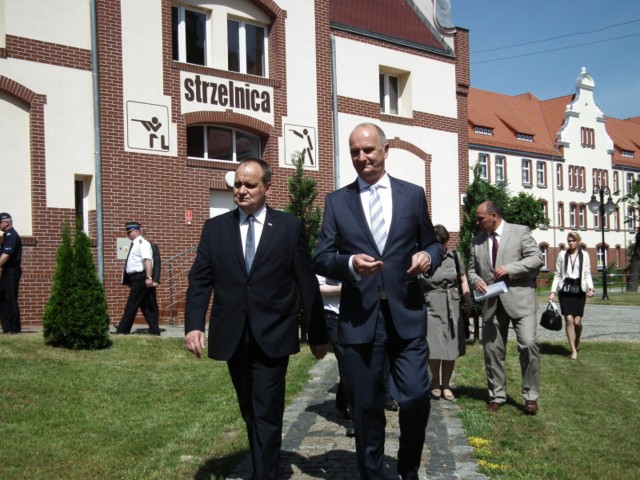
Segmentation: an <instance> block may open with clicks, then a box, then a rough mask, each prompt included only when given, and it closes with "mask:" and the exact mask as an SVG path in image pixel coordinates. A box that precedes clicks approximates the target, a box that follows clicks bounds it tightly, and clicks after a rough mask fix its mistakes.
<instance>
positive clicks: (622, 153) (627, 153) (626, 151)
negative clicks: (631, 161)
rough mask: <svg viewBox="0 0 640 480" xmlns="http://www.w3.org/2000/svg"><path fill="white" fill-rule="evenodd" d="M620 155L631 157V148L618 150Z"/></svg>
mask: <svg viewBox="0 0 640 480" xmlns="http://www.w3.org/2000/svg"><path fill="white" fill-rule="evenodd" d="M620 155H622V156H623V157H625V158H633V152H632V151H631V150H620Z"/></svg>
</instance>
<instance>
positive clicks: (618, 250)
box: [616, 245, 622, 268]
mask: <svg viewBox="0 0 640 480" xmlns="http://www.w3.org/2000/svg"><path fill="white" fill-rule="evenodd" d="M621 266H622V248H620V245H616V268H620V267H621Z"/></svg>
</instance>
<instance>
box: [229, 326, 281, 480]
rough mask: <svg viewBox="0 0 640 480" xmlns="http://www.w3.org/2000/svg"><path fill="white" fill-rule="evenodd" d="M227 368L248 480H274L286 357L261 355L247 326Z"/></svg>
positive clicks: (279, 435)
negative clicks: (244, 441)
mask: <svg viewBox="0 0 640 480" xmlns="http://www.w3.org/2000/svg"><path fill="white" fill-rule="evenodd" d="M227 365H228V367H229V374H230V375H231V380H232V382H233V386H234V387H235V390H236V394H237V396H238V404H239V406H240V413H241V414H242V418H243V420H244V422H245V424H246V426H247V436H248V438H249V448H250V450H251V460H252V462H253V472H254V474H253V477H252V478H253V479H254V480H278V466H279V463H280V450H281V446H282V416H283V414H284V398H285V377H286V375H287V367H288V366H289V356H288V355H287V356H284V357H280V358H271V357H268V356H267V355H265V354H264V352H263V351H262V350H261V349H260V347H259V346H258V344H257V343H256V341H255V339H254V338H253V335H252V334H251V331H250V329H249V327H247V328H246V329H245V334H244V338H243V341H242V342H241V343H240V345H239V346H238V349H237V350H236V352H235V353H234V354H233V356H232V357H231V359H230V360H229V361H228V362H227Z"/></svg>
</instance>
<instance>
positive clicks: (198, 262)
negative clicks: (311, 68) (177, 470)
mask: <svg viewBox="0 0 640 480" xmlns="http://www.w3.org/2000/svg"><path fill="white" fill-rule="evenodd" d="M270 193H271V168H270V167H269V165H268V164H267V163H266V162H264V161H263V160H258V159H247V160H243V161H242V162H240V165H239V166H238V168H237V169H236V174H235V180H234V185H233V195H234V201H235V203H236V205H238V208H237V209H236V210H233V211H231V212H228V213H226V214H224V215H220V216H218V217H215V218H212V219H210V220H208V221H207V222H206V223H205V225H204V228H203V229H202V236H201V238H200V244H199V245H198V251H197V255H196V259H195V261H194V264H193V267H192V268H191V271H190V273H189V288H188V289H187V300H186V310H185V333H186V335H185V345H186V347H187V349H188V350H189V351H190V352H191V353H193V354H194V355H196V356H197V357H198V358H199V357H200V356H201V355H202V350H203V348H204V347H205V333H204V331H205V315H206V312H207V308H208V306H209V301H210V298H211V292H212V290H215V295H214V300H213V307H212V311H211V320H210V324H209V357H210V358H213V359H216V360H226V361H227V364H228V368H229V373H230V375H231V380H232V381H233V385H234V387H235V389H236V393H237V396H238V403H239V405H240V412H241V414H242V417H243V419H244V421H245V423H246V426H247V434H248V437H249V447H250V449H251V457H252V460H253V469H254V474H253V475H254V476H253V478H254V479H256V480H267V479H268V480H276V479H277V478H278V463H279V459H280V448H281V439H282V416H283V413H284V397H285V374H286V372H287V366H288V362H289V355H291V354H294V353H297V352H298V351H299V350H300V342H299V334H298V302H297V298H298V295H299V297H300V300H301V303H302V307H303V312H304V321H305V323H306V326H307V331H308V338H309V343H310V345H311V351H312V352H313V354H314V355H315V356H316V358H322V357H324V355H325V353H326V352H327V350H328V345H327V334H326V330H325V325H324V318H323V307H322V297H321V295H320V289H319V286H318V280H317V279H316V276H315V275H314V273H313V270H312V268H311V255H310V253H309V246H308V242H307V238H306V235H305V233H304V226H303V224H302V222H301V221H300V220H299V219H297V218H295V217H294V216H292V215H289V214H286V213H283V212H279V211H276V210H273V209H272V208H270V207H269V206H268V205H267V204H266V201H267V196H268V195H269V194H270Z"/></svg>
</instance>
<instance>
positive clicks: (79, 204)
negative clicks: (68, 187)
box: [74, 176, 91, 234]
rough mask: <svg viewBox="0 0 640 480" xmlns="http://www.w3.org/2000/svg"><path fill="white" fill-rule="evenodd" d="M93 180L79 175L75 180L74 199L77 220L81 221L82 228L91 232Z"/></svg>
mask: <svg viewBox="0 0 640 480" xmlns="http://www.w3.org/2000/svg"><path fill="white" fill-rule="evenodd" d="M90 182H91V180H90V179H89V178H86V177H78V176H76V179H75V181H74V201H75V208H76V220H77V221H79V222H81V224H80V228H81V229H82V231H83V232H85V233H87V234H88V233H89V184H90Z"/></svg>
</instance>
